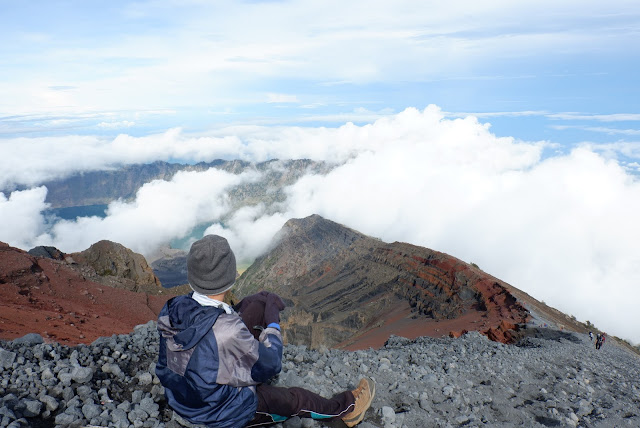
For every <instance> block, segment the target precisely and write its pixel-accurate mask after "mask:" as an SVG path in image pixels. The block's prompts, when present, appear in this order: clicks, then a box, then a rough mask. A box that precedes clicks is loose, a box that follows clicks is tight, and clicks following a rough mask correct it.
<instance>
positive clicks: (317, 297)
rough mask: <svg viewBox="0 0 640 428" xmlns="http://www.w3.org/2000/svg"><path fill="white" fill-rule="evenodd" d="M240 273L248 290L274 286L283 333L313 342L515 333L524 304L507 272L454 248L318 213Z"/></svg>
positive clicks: (347, 345) (291, 339) (355, 344)
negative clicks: (382, 233) (368, 231)
mask: <svg viewBox="0 0 640 428" xmlns="http://www.w3.org/2000/svg"><path fill="white" fill-rule="evenodd" d="M275 242H276V243H275V246H274V248H273V249H272V250H271V251H269V252H268V253H267V254H265V255H264V256H262V257H260V258H259V259H258V260H256V261H255V263H254V264H253V265H252V266H251V267H250V268H249V269H247V271H246V272H244V273H243V275H242V276H241V277H240V278H239V279H238V281H237V285H236V287H235V291H236V293H237V294H238V295H239V296H244V295H248V294H251V293H253V292H255V291H257V290H258V289H260V288H263V289H267V290H271V291H274V292H276V293H278V294H280V295H281V296H282V297H283V298H284V299H285V300H286V301H287V302H288V303H289V308H288V309H287V310H286V311H285V312H284V314H283V325H284V326H285V332H286V333H285V340H287V342H288V343H292V344H305V345H308V346H311V347H314V348H316V347H319V346H322V345H325V346H330V347H333V346H335V347H341V348H344V349H362V348H366V347H369V346H373V347H379V346H381V345H382V344H383V343H384V342H385V341H386V339H387V338H388V337H389V336H390V335H391V334H396V335H401V336H404V337H409V338H415V337H418V336H434V337H439V336H442V335H443V334H450V335H452V336H459V335H460V334H462V333H464V332H465V331H471V330H476V331H480V332H482V333H483V334H485V335H487V336H488V337H489V338H491V339H492V340H497V341H501V342H511V341H513V340H515V339H516V338H517V334H516V330H517V329H518V326H519V325H522V324H524V323H526V322H527V320H528V316H529V313H528V311H527V310H526V308H524V307H523V306H522V305H521V304H520V303H519V302H518V301H517V299H516V298H515V297H514V296H513V294H511V293H510V292H509V290H508V288H507V284H505V283H504V282H502V281H500V280H498V279H496V278H494V277H492V276H490V275H488V274H486V273H484V272H482V271H481V270H479V269H477V268H475V267H473V266H471V265H469V264H468V263H465V262H463V261H461V260H459V259H456V258H455V257H452V256H449V255H447V254H444V253H440V252H437V251H433V250H430V249H427V248H422V247H417V246H414V245H410V244H406V243H400V242H395V243H390V244H389V243H385V242H382V241H380V240H378V239H375V238H371V237H368V236H365V235H363V234H361V233H359V232H357V231H354V230H351V229H348V228H346V227H344V226H342V225H339V224H337V223H334V222H332V221H329V220H326V219H323V218H322V217H320V216H317V215H314V216H310V217H307V218H305V219H293V220H290V221H289V222H287V223H286V224H285V226H284V227H283V229H282V230H281V231H280V233H279V235H278V236H277V237H276V240H275Z"/></svg>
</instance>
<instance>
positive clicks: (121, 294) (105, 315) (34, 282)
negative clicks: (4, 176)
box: [0, 243, 171, 345]
mask: <svg viewBox="0 0 640 428" xmlns="http://www.w3.org/2000/svg"><path fill="white" fill-rule="evenodd" d="M170 297H171V296H148V295H146V294H143V293H134V292H132V291H128V290H122V289H114V288H110V287H106V286H103V285H100V284H97V283H95V282H91V281H87V280H85V279H84V278H83V277H82V276H81V275H80V274H79V273H77V272H75V271H74V270H72V269H70V268H69V267H67V266H66V262H64V261H59V260H53V259H47V258H41V257H32V256H31V255H29V254H28V253H26V252H24V251H22V250H19V249H16V248H12V247H10V246H8V245H7V244H4V243H0V339H4V340H11V339H15V338H17V337H21V336H23V335H25V334H27V333H39V334H40V335H42V336H43V337H44V338H45V340H49V341H56V342H59V343H62V344H67V345H76V344H79V343H91V342H93V341H94V340H95V339H97V338H98V337H100V336H111V335H113V334H126V333H130V332H131V331H132V330H133V327H134V326H136V325H138V324H144V323H146V322H147V321H149V320H152V319H156V318H157V315H158V313H159V312H160V309H162V306H163V305H164V303H165V302H166V300H167V299H169V298H170Z"/></svg>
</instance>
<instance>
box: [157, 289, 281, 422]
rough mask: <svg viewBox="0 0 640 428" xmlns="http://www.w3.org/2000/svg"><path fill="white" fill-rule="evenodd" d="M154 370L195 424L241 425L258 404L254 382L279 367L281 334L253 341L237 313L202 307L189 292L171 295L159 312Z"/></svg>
mask: <svg viewBox="0 0 640 428" xmlns="http://www.w3.org/2000/svg"><path fill="white" fill-rule="evenodd" d="M158 331H159V333H160V349H159V354H158V363H157V365H156V374H157V376H158V378H160V382H161V383H162V385H163V386H164V387H165V395H166V398H167V402H168V404H169V405H170V406H171V408H172V409H173V410H174V411H175V412H177V413H178V414H179V415H180V416H182V417H183V418H185V419H187V420H188V421H190V422H192V423H195V424H203V425H212V426H216V427H221V428H222V427H230V428H231V427H233V428H235V427H243V426H245V425H246V424H247V423H248V422H249V421H250V420H251V419H252V418H253V416H254V414H255V412H256V407H257V402H258V400H257V397H256V394H255V385H257V384H259V383H263V382H266V381H267V380H268V379H269V378H271V377H273V376H275V375H276V374H278V373H279V372H280V370H281V368H282V336H281V335H280V331H279V330H278V329H277V328H273V327H268V328H266V329H265V330H264V331H263V332H262V334H261V335H260V340H256V339H255V338H254V337H253V335H252V334H251V333H250V332H249V330H248V329H247V327H246V326H245V325H244V323H243V322H242V319H241V318H240V316H239V315H238V314H237V313H235V312H234V313H231V314H227V313H225V311H224V310H223V309H221V308H216V307H212V306H202V305H200V304H199V303H198V302H196V301H195V300H194V299H192V298H191V294H188V295H184V296H178V297H174V298H172V299H170V300H169V301H167V303H166V304H165V305H164V307H163V308H162V311H161V312H160V315H159V316H158Z"/></svg>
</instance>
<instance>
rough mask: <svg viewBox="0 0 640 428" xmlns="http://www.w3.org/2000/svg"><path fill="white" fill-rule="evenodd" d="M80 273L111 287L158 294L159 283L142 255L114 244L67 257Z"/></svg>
mask: <svg viewBox="0 0 640 428" xmlns="http://www.w3.org/2000/svg"><path fill="white" fill-rule="evenodd" d="M70 256H71V257H72V259H73V261H74V262H75V263H77V264H78V265H80V266H79V267H80V269H81V271H82V274H83V275H84V276H85V277H86V278H87V279H90V280H92V281H95V282H98V283H101V284H104V285H108V286H110V287H114V288H123V289H126V290H130V291H135V292H144V293H149V294H159V293H160V292H161V291H162V284H161V283H160V281H159V280H158V278H157V277H156V275H155V274H154V273H153V270H152V269H151V267H150V266H149V264H148V263H147V261H146V259H145V258H144V256H143V255H142V254H138V253H134V252H133V251H131V250H130V249H128V248H127V247H125V246H124V245H122V244H118V243H117V242H112V241H107V240H103V241H99V242H96V243H95V244H93V245H92V246H91V247H89V248H88V249H86V250H84V251H81V252H78V253H72V254H70Z"/></svg>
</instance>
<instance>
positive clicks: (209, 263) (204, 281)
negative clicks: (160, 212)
mask: <svg viewBox="0 0 640 428" xmlns="http://www.w3.org/2000/svg"><path fill="white" fill-rule="evenodd" d="M236 274H237V271H236V257H235V256H234V255H233V251H231V247H229V243H228V242H227V240H226V239H225V238H223V237H222V236H218V235H207V236H205V237H204V238H202V239H200V240H199V241H196V242H194V243H193V245H191V249H190V250H189V255H188V256H187V278H188V279H189V285H191V288H193V289H194V290H195V291H197V292H198V293H202V294H206V295H215V294H221V293H224V292H225V291H227V290H228V289H230V288H231V287H232V286H233V283H234V282H235V280H236Z"/></svg>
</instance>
